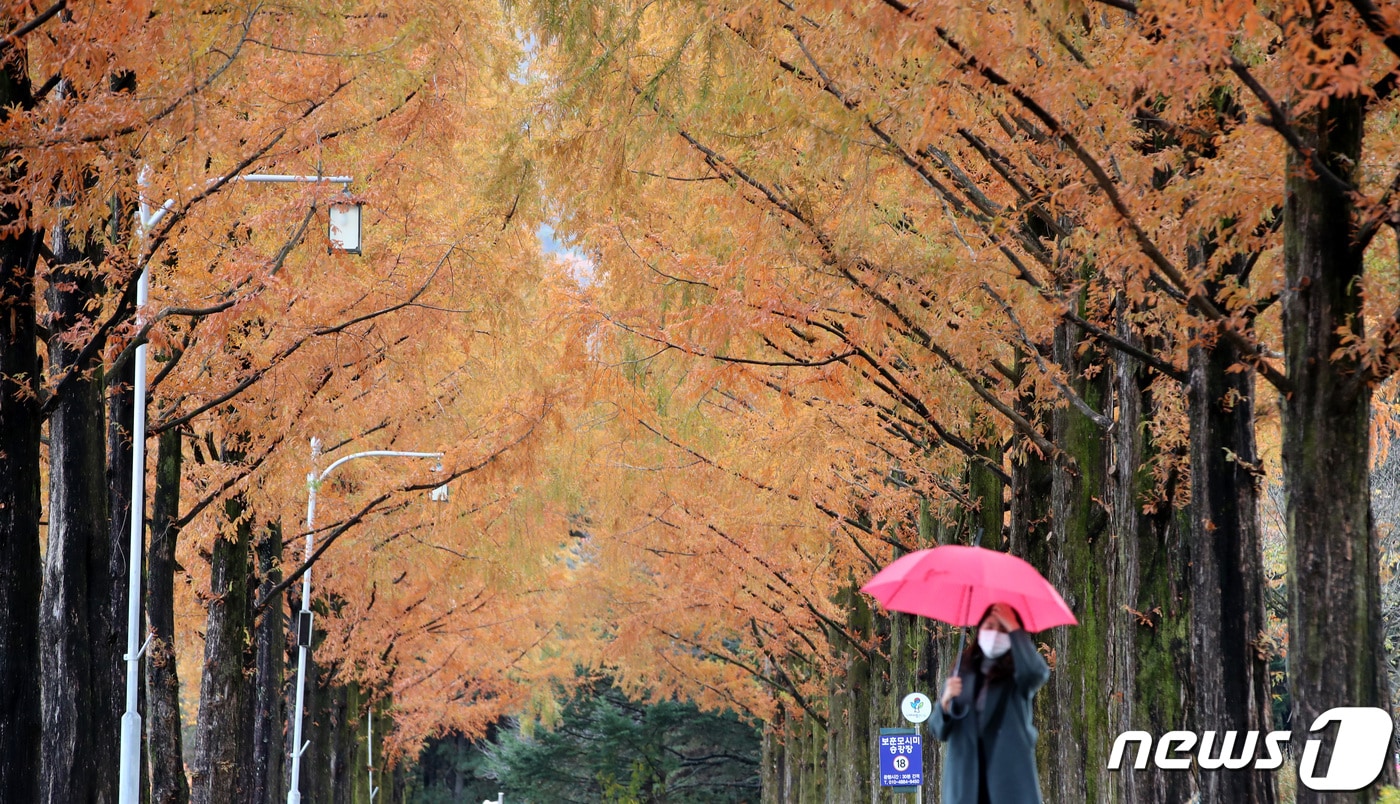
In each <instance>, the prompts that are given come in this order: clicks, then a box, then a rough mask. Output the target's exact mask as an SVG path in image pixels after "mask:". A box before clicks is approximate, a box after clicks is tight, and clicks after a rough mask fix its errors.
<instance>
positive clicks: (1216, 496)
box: [1189, 258, 1274, 804]
mask: <svg viewBox="0 0 1400 804" xmlns="http://www.w3.org/2000/svg"><path fill="white" fill-rule="evenodd" d="M1232 262H1233V270H1232V273H1234V274H1236V275H1238V274H1239V273H1240V271H1241V270H1242V269H1243V267H1244V260H1243V259H1242V258H1237V259H1235V260H1234V261H1232ZM1212 285H1214V283H1212ZM1215 290H1216V288H1215V287H1211V288H1210V292H1211V293H1212V294H1214V293H1215ZM1189 360H1190V383H1191V391H1190V418H1191V477H1192V484H1191V547H1190V555H1191V589H1192V594H1191V623H1192V627H1191V648H1192V666H1193V668H1194V671H1195V672H1194V676H1193V677H1194V679H1195V696H1194V701H1195V708H1196V713H1195V715H1196V716H1195V724H1196V728H1197V729H1198V730H1200V731H1215V732H1217V734H1218V735H1222V736H1223V734H1224V732H1227V731H1238V732H1246V731H1259V732H1263V733H1267V732H1268V731H1269V730H1270V721H1271V717H1270V710H1271V705H1272V704H1271V690H1270V683H1269V654H1268V650H1267V648H1266V646H1265V643H1264V631H1265V629H1266V618H1265V614H1264V568H1263V554H1262V546H1261V545H1262V543H1261V533H1260V525H1259V481H1260V476H1261V469H1260V467H1259V456H1258V451H1257V450H1256V449H1255V443H1254V376H1253V373H1252V372H1241V371H1236V372H1231V371H1230V368H1231V367H1232V366H1235V365H1238V364H1240V363H1241V362H1242V361H1243V358H1242V356H1241V355H1240V353H1239V349H1238V348H1237V347H1235V346H1234V344H1232V343H1231V342H1229V341H1228V340H1226V339H1224V338H1220V339H1218V340H1217V341H1216V342H1215V343H1213V344H1209V345H1198V346H1193V347H1192V348H1191V352H1190V358H1189ZM1217 739H1219V737H1218V738H1217ZM1240 739H1243V734H1241V735H1240ZM1218 746H1219V743H1217V748H1218ZM1236 750H1239V748H1238V747H1237V749H1236ZM1200 786H1201V797H1202V799H1203V800H1206V801H1249V802H1258V804H1272V803H1273V801H1274V784H1273V774H1272V773H1268V772H1265V771H1255V770H1204V769H1202V770H1201V771H1200Z"/></svg>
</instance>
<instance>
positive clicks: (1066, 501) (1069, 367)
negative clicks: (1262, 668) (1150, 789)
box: [1037, 325, 1121, 802]
mask: <svg viewBox="0 0 1400 804" xmlns="http://www.w3.org/2000/svg"><path fill="white" fill-rule="evenodd" d="M1077 346H1078V344H1077V342H1076V341H1075V339H1074V336H1073V333H1071V331H1070V330H1069V328H1068V327H1067V326H1065V325H1061V326H1060V327H1057V328H1056V335H1055V345H1054V356H1055V360H1056V362H1057V363H1058V364H1060V365H1061V366H1064V367H1065V369H1066V374H1067V375H1068V376H1069V377H1070V378H1072V384H1073V386H1074V388H1075V390H1076V391H1077V392H1078V393H1079V395H1080V396H1081V397H1082V398H1083V399H1084V401H1085V402H1086V403H1087V404H1088V405H1089V406H1090V407H1092V408H1094V409H1095V410H1100V411H1101V410H1103V409H1105V407H1104V402H1105V400H1106V398H1107V395H1108V389H1107V379H1108V374H1107V372H1103V371H1101V372H1099V373H1098V374H1097V375H1095V377H1094V379H1092V380H1085V379H1083V377H1082V373H1083V367H1084V364H1083V363H1081V359H1083V360H1093V359H1096V357H1097V355H1096V350H1090V352H1088V353H1086V354H1085V356H1084V357H1083V358H1079V357H1076V352H1077ZM1051 421H1052V432H1053V438H1052V441H1053V442H1054V443H1055V444H1056V445H1057V446H1059V447H1060V448H1061V449H1062V450H1064V451H1065V453H1066V454H1067V455H1069V456H1071V457H1072V458H1073V459H1074V462H1075V464H1074V467H1073V468H1070V467H1068V466H1067V465H1065V464H1063V463H1060V464H1059V465H1056V466H1055V467H1054V468H1053V471H1052V474H1051V494H1050V501H1051V512H1052V523H1051V532H1050V534H1049V537H1050V538H1049V545H1048V547H1049V550H1050V568H1049V569H1050V572H1049V574H1048V576H1047V577H1048V579H1049V581H1050V582H1051V583H1052V584H1054V586H1055V588H1056V589H1058V590H1060V593H1061V595H1063V596H1064V598H1065V602H1066V603H1068V604H1069V607H1070V609H1071V610H1072V611H1073V612H1074V613H1075V616H1076V617H1077V618H1078V619H1079V626H1078V627H1075V628H1057V629H1054V630H1053V631H1051V632H1050V633H1049V634H1047V635H1045V636H1044V637H1042V639H1044V640H1045V641H1047V642H1049V644H1050V646H1051V648H1052V649H1053V651H1054V655H1055V658H1056V671H1055V672H1052V673H1051V674H1050V681H1049V682H1048V683H1047V684H1046V685H1045V687H1044V688H1042V690H1041V692H1040V696H1039V697H1040V698H1041V699H1043V704H1042V705H1041V706H1039V707H1037V709H1038V710H1039V712H1038V714H1039V715H1040V716H1039V718H1038V720H1039V722H1040V723H1041V724H1043V725H1045V726H1048V727H1049V728H1048V729H1047V731H1048V733H1047V734H1046V735H1045V738H1044V739H1046V743H1047V745H1046V752H1047V753H1046V754H1044V755H1042V756H1044V757H1045V759H1046V761H1044V762H1043V763H1042V765H1041V769H1042V770H1044V771H1045V774H1046V776H1045V778H1044V779H1042V780H1041V786H1042V789H1043V790H1044V794H1045V799H1046V800H1047V801H1084V802H1101V801H1107V800H1108V790H1107V788H1108V786H1109V780H1108V778H1107V776H1106V773H1105V771H1104V768H1105V767H1106V762H1107V752H1106V748H1105V740H1104V736H1105V735H1107V734H1108V733H1109V730H1110V728H1111V725H1110V723H1109V719H1108V696H1109V694H1110V685H1111V676H1110V672H1109V666H1108V657H1107V655H1106V651H1107V650H1108V649H1109V648H1110V642H1109V640H1110V638H1111V634H1110V630H1109V629H1110V621H1111V620H1112V619H1113V617H1115V616H1116V615H1117V614H1118V613H1120V612H1121V609H1120V608H1119V606H1120V605H1121V601H1117V600H1112V599H1111V598H1110V592H1109V590H1110V586H1109V579H1108V577H1107V575H1108V571H1107V569H1106V565H1107V564H1108V563H1109V559H1108V557H1109V556H1110V555H1111V550H1112V549H1113V546H1112V542H1111V540H1110V538H1109V537H1110V531H1109V515H1108V513H1109V512H1108V511H1107V510H1105V509H1106V503H1105V502H1104V500H1105V499H1106V498H1105V496H1104V492H1103V489H1104V483H1105V472H1106V470H1107V468H1108V461H1109V454H1108V452H1109V450H1108V445H1107V444H1106V438H1105V433H1104V432H1103V430H1101V429H1100V428H1099V427H1097V426H1096V425H1095V424H1094V423H1093V422H1092V421H1090V420H1089V419H1088V418H1087V417H1086V416H1085V415H1084V414H1083V413H1082V412H1080V411H1079V410H1078V409H1076V408H1074V407H1072V406H1071V407H1062V408H1056V409H1055V411H1054V412H1053V413H1052V414H1051Z"/></svg>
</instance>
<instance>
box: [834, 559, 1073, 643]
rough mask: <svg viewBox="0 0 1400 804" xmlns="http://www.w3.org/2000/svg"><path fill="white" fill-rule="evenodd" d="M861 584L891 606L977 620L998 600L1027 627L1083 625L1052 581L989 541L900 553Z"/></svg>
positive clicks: (953, 620) (964, 621)
mask: <svg viewBox="0 0 1400 804" xmlns="http://www.w3.org/2000/svg"><path fill="white" fill-rule="evenodd" d="M860 590H861V591H862V592H864V593H866V594H867V595H870V596H871V597H873V598H875V599H876V600H878V601H880V604H881V605H883V606H884V607H885V608H887V609H890V610H891V611H903V612H907V613H909V614H918V615H922V616H924V617H932V618H933V619H935V620H942V621H943V622H945V623H950V624H952V625H963V626H968V625H977V624H978V623H977V621H978V618H979V617H981V616H982V613H983V612H984V611H986V610H987V607H988V606H990V605H992V604H993V603H1006V604H1008V605H1010V606H1011V607H1012V608H1014V609H1016V613H1017V614H1019V615H1021V622H1022V623H1023V624H1024V625H1025V627H1026V630H1027V631H1043V630H1045V629H1046V628H1053V627H1054V626H1057V625H1078V624H1079V621H1078V620H1076V619H1075V618H1074V613H1073V612H1071V611H1070V610H1069V606H1067V605H1065V601H1064V598H1061V597H1060V593H1059V592H1056V591H1055V587H1053V586H1051V585H1050V582H1049V581H1047V580H1045V578H1043V577H1041V575H1040V573H1039V572H1036V570H1035V567H1032V566H1031V565H1030V564H1027V563H1026V562H1025V561H1023V560H1022V559H1019V558H1017V557H1016V556H1013V555H1010V554H1008V553H1003V552H1000V551H997V550H988V549H986V548H985V547H965V546H963V545H960V544H945V545H943V546H941V547H934V548H932V549H930V550H916V551H914V552H912V553H909V554H908V555H905V556H901V557H900V558H898V559H896V560H895V561H893V562H892V563H891V564H890V565H889V566H887V567H885V568H884V569H882V570H880V571H879V572H878V573H876V575H875V577H874V578H871V579H870V581H869V582H868V583H866V584H865V586H862V587H861V588H860Z"/></svg>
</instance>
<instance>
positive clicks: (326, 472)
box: [284, 438, 443, 804]
mask: <svg viewBox="0 0 1400 804" xmlns="http://www.w3.org/2000/svg"><path fill="white" fill-rule="evenodd" d="M320 454H321V441H320V439H316V438H313V439H311V460H312V465H313V469H312V471H310V472H307V473H306V563H305V564H303V565H302V567H303V570H302V575H301V611H300V612H298V615H297V692H296V711H295V713H294V714H293V715H292V769H291V786H290V789H288V791H287V804H301V754H302V751H304V750H305V748H304V746H305V743H304V742H303V741H302V720H303V712H304V711H305V709H306V663H307V659H308V654H309V652H310V649H311V635H312V618H313V614H312V612H311V562H312V561H313V560H314V558H315V550H314V545H315V541H316V489H317V488H319V487H320V485H321V483H323V482H324V481H325V479H326V478H327V477H329V476H330V474H331V472H334V471H335V470H336V469H337V468H339V467H340V466H341V465H342V464H346V463H349V462H350V461H353V460H355V459H357V458H438V459H441V458H442V456H443V453H441V452H405V451H402V450H394V449H370V450H365V451H364V452H356V453H354V454H353V455H346V456H345V457H344V458H340V459H339V460H336V461H335V462H333V463H331V465H330V466H327V467H326V468H325V469H322V470H321V471H320V472H319V473H318V472H316V471H315V468H314V465H315V461H316V458H318V457H319V456H320ZM327 546H329V542H327ZM322 549H325V548H324V547H323V548H322ZM289 580H290V579H289ZM284 583H285V581H284Z"/></svg>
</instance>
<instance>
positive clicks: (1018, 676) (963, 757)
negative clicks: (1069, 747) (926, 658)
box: [931, 603, 1050, 804]
mask: <svg viewBox="0 0 1400 804" xmlns="http://www.w3.org/2000/svg"><path fill="white" fill-rule="evenodd" d="M959 668H960V670H959V673H958V674H957V675H954V676H951V677H950V678H949V679H948V680H947V681H946V682H945V683H944V685H943V696H942V697H941V698H940V700H939V702H938V706H935V707H934V708H933V718H932V721H931V722H932V725H933V733H934V736H936V737H937V738H938V739H939V740H942V741H944V742H946V743H948V750H947V753H946V754H945V760H944V763H943V799H942V801H943V804H1041V797H1040V779H1039V778H1038V777H1037V775H1036V771H1035V739H1036V730H1035V727H1034V726H1032V725H1031V700H1032V699H1034V698H1035V691H1036V690H1038V689H1040V687H1041V685H1042V684H1044V683H1045V682H1046V681H1047V680H1048V679H1049V678H1050V668H1049V667H1047V666H1046V665H1045V660H1044V659H1042V658H1041V656H1040V653H1039V652H1038V651H1037V650H1036V649H1035V643H1033V642H1031V638H1030V636H1029V635H1028V634H1027V633H1026V632H1025V630H1024V629H1023V628H1022V627H1021V617H1020V615H1018V614H1017V613H1016V610H1015V609H1014V608H1012V607H1011V606H1009V605H1007V604H1005V603H995V604H993V605H991V606H990V607H988V608H987V611H986V612H985V613H984V614H983V615H982V620H981V624H980V625H979V626H978V630H977V641H976V643H975V644H972V645H969V646H968V648H967V650H966V651H964V652H963V655H962V661H961V662H960V663H959Z"/></svg>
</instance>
